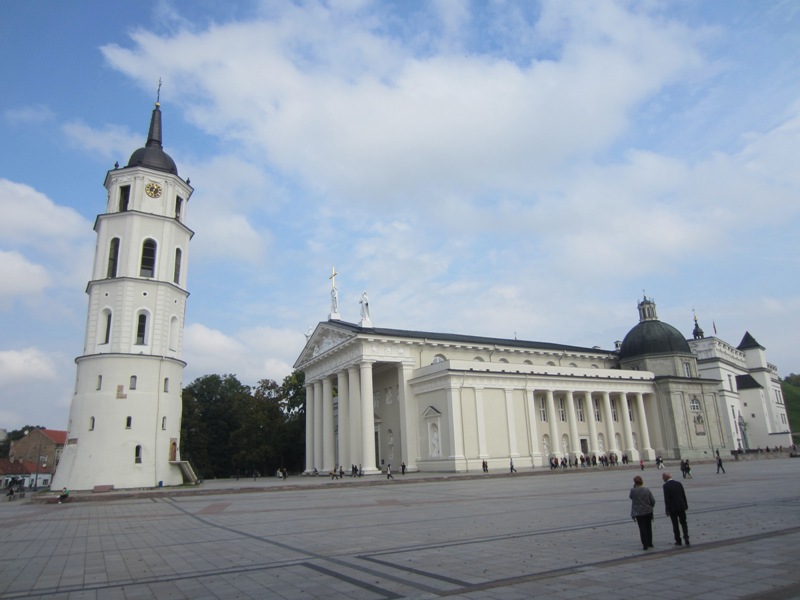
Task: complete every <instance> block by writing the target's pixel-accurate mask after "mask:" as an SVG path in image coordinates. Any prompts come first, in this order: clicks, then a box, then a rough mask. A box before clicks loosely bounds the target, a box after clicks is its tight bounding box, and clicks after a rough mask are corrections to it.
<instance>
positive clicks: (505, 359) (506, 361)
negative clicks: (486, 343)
mask: <svg viewBox="0 0 800 600" xmlns="http://www.w3.org/2000/svg"><path fill="white" fill-rule="evenodd" d="M497 362H501V363H505V364H508V359H507V358H501V359H500V360H498V361H497Z"/></svg>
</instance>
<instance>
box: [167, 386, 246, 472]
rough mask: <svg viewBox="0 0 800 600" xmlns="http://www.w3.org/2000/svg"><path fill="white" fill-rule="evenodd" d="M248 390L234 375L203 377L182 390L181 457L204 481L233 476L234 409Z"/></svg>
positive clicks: (236, 419) (236, 425)
mask: <svg viewBox="0 0 800 600" xmlns="http://www.w3.org/2000/svg"><path fill="white" fill-rule="evenodd" d="M249 397H250V388H249V387H248V386H246V385H244V384H242V383H241V382H240V381H239V380H238V379H237V378H236V376H235V375H222V376H220V375H205V376H203V377H199V378H198V379H195V380H194V381H193V382H192V383H191V384H189V385H188V386H186V387H185V388H184V390H183V418H182V420H181V457H182V458H183V459H185V460H189V461H191V463H192V464H193V465H194V467H195V469H197V471H198V474H199V475H201V476H202V477H204V478H210V477H230V476H231V475H232V474H233V473H235V469H236V465H235V464H234V462H233V460H232V457H233V434H234V432H236V431H237V430H238V429H239V428H240V422H239V414H240V412H241V411H239V410H237V408H238V407H239V406H240V404H241V403H242V402H244V401H245V399H246V398H249Z"/></svg>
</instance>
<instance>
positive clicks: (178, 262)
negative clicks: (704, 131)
mask: <svg viewBox="0 0 800 600" xmlns="http://www.w3.org/2000/svg"><path fill="white" fill-rule="evenodd" d="M182 258H183V251H182V250H181V249H180V248H175V274H174V275H173V277H172V280H173V281H174V282H175V285H180V284H181V259H182Z"/></svg>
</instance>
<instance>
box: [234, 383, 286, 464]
mask: <svg viewBox="0 0 800 600" xmlns="http://www.w3.org/2000/svg"><path fill="white" fill-rule="evenodd" d="M235 410H236V414H237V417H238V421H239V428H238V429H237V430H236V431H235V432H234V433H233V444H232V445H233V448H232V450H233V452H232V459H233V463H234V465H235V466H236V467H237V470H238V471H239V472H240V473H242V474H244V473H246V474H248V475H252V474H253V472H258V473H260V474H262V475H273V474H275V472H276V471H277V469H278V468H279V467H281V466H282V441H283V437H284V436H283V421H284V418H283V413H282V412H281V407H280V388H279V387H278V384H277V383H275V382H274V381H272V380H271V379H262V380H261V381H259V382H258V386H256V388H255V389H254V390H253V392H252V394H251V395H248V396H246V397H245V396H241V397H240V398H239V399H238V400H237V402H236V406H235Z"/></svg>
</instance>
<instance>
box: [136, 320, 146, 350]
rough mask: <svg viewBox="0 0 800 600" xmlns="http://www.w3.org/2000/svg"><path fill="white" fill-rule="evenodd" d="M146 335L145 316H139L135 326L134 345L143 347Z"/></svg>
mask: <svg viewBox="0 0 800 600" xmlns="http://www.w3.org/2000/svg"><path fill="white" fill-rule="evenodd" d="M146 335H147V315H144V314H140V315H139V321H138V323H137V325H136V344H137V345H139V346H144V344H145V342H146V337H145V336H146Z"/></svg>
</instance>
